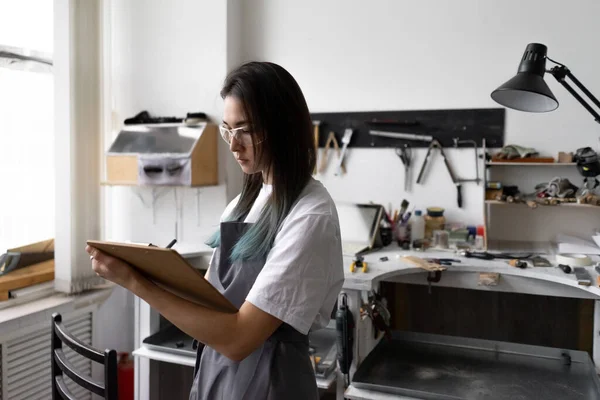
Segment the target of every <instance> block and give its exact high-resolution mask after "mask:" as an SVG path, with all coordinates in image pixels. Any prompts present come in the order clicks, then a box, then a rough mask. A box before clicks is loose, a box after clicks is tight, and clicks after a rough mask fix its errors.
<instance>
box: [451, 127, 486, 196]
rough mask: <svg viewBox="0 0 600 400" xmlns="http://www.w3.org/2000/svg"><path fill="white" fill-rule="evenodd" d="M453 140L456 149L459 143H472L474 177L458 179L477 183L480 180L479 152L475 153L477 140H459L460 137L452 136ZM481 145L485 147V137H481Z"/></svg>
mask: <svg viewBox="0 0 600 400" xmlns="http://www.w3.org/2000/svg"><path fill="white" fill-rule="evenodd" d="M452 140H454V148H455V149H458V145H459V144H461V143H468V144H472V145H473V150H474V151H475V179H459V181H460V182H462V183H467V182H475V183H477V184H478V185H479V182H481V178H480V177H479V154H477V142H476V141H474V140H460V138H453V139H452ZM482 141H483V146H484V147H485V139H482Z"/></svg>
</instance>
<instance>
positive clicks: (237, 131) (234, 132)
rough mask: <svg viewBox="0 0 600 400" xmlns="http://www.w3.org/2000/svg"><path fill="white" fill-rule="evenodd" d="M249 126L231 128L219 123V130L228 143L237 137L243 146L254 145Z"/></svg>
mask: <svg viewBox="0 0 600 400" xmlns="http://www.w3.org/2000/svg"><path fill="white" fill-rule="evenodd" d="M248 129H249V127H248V126H240V127H239V128H234V129H229V128H226V127H225V126H223V125H219V132H220V133H221V137H222V138H223V140H224V141H225V142H226V143H227V144H231V139H232V138H235V140H236V141H238V142H239V143H240V144H241V145H242V146H252V132H250V131H249V130H248ZM261 142H263V140H259V141H257V142H254V144H258V143H261Z"/></svg>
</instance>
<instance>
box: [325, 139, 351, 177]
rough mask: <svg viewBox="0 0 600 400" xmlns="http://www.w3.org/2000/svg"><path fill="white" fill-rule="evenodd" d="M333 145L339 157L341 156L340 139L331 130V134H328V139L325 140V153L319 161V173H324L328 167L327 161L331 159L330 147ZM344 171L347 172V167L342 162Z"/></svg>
mask: <svg viewBox="0 0 600 400" xmlns="http://www.w3.org/2000/svg"><path fill="white" fill-rule="evenodd" d="M331 147H333V149H334V150H335V153H336V154H337V156H338V158H340V156H341V151H340V146H339V145H338V141H337V139H336V138H335V133H333V132H329V136H327V141H326V142H325V147H324V149H323V155H322V156H321V162H320V163H319V173H323V172H324V171H325V169H326V168H327V163H328V161H329V149H330V148H331ZM342 173H344V174H345V173H346V167H345V166H344V163H343V162H342Z"/></svg>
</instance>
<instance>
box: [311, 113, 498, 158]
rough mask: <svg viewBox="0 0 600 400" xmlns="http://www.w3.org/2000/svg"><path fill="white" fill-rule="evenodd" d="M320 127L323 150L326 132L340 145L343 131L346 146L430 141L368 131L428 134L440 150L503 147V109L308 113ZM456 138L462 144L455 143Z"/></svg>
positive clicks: (376, 145)
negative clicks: (346, 133)
mask: <svg viewBox="0 0 600 400" xmlns="http://www.w3.org/2000/svg"><path fill="white" fill-rule="evenodd" d="M311 118H312V120H313V122H314V121H320V124H319V147H324V146H325V143H326V141H327V137H328V136H329V132H332V131H333V132H334V133H335V135H336V139H337V140H338V142H339V143H340V146H342V143H341V139H342V137H343V134H344V130H345V129H348V128H351V129H353V134H352V138H351V140H350V143H349V145H348V147H363V148H374V147H383V148H385V147H397V146H398V143H399V142H407V143H410V145H411V146H412V147H425V148H426V147H429V144H430V143H429V142H426V141H419V140H409V139H396V138H387V137H381V136H373V135H370V134H369V131H370V130H377V131H386V132H395V133H410V134H418V135H429V136H433V138H434V139H437V140H438V141H439V142H440V144H441V145H442V147H471V148H472V147H473V144H472V143H465V142H464V141H472V140H473V141H475V142H476V143H477V146H478V147H482V146H483V140H484V139H485V145H486V147H488V148H502V147H504V121H505V109H504V108H479V109H453V110H413V111H360V112H319V113H311ZM455 138H458V139H459V140H460V141H461V143H458V144H455V140H454V139H455Z"/></svg>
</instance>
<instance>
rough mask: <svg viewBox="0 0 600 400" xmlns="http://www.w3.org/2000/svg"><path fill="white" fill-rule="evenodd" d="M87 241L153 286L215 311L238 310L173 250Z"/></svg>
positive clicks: (228, 311) (233, 311)
mask: <svg viewBox="0 0 600 400" xmlns="http://www.w3.org/2000/svg"><path fill="white" fill-rule="evenodd" d="M87 244H88V245H90V246H91V247H94V248H96V249H98V250H100V251H103V252H105V253H106V254H109V255H111V256H113V257H116V258H119V259H121V260H123V261H125V262H126V263H128V264H130V265H131V266H133V267H134V268H136V269H137V270H139V271H140V272H141V273H142V274H144V275H145V276H146V277H147V278H148V279H150V280H151V281H152V282H154V283H155V284H156V285H158V286H160V287H162V288H163V289H165V290H168V291H169V292H171V293H173V294H175V295H177V296H179V297H182V298H184V299H186V300H189V301H191V302H194V303H196V304H199V305H201V306H204V307H208V308H212V309H214V310H218V311H223V312H227V313H236V312H237V311H238V309H237V308H236V307H235V306H234V305H233V304H231V302H230V301H229V300H227V298H225V296H223V295H222V294H221V293H220V292H219V291H218V290H217V289H216V288H215V287H214V286H213V285H211V284H210V283H209V282H208V281H207V280H206V279H204V276H202V274H201V273H200V271H198V270H197V269H195V268H194V267H192V266H191V265H190V264H189V263H188V262H187V261H186V260H185V258H183V257H182V256H181V254H179V253H178V252H177V251H175V250H174V249H166V248H162V247H154V246H144V245H139V244H131V243H117V242H106V241H100V240H88V241H87Z"/></svg>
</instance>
